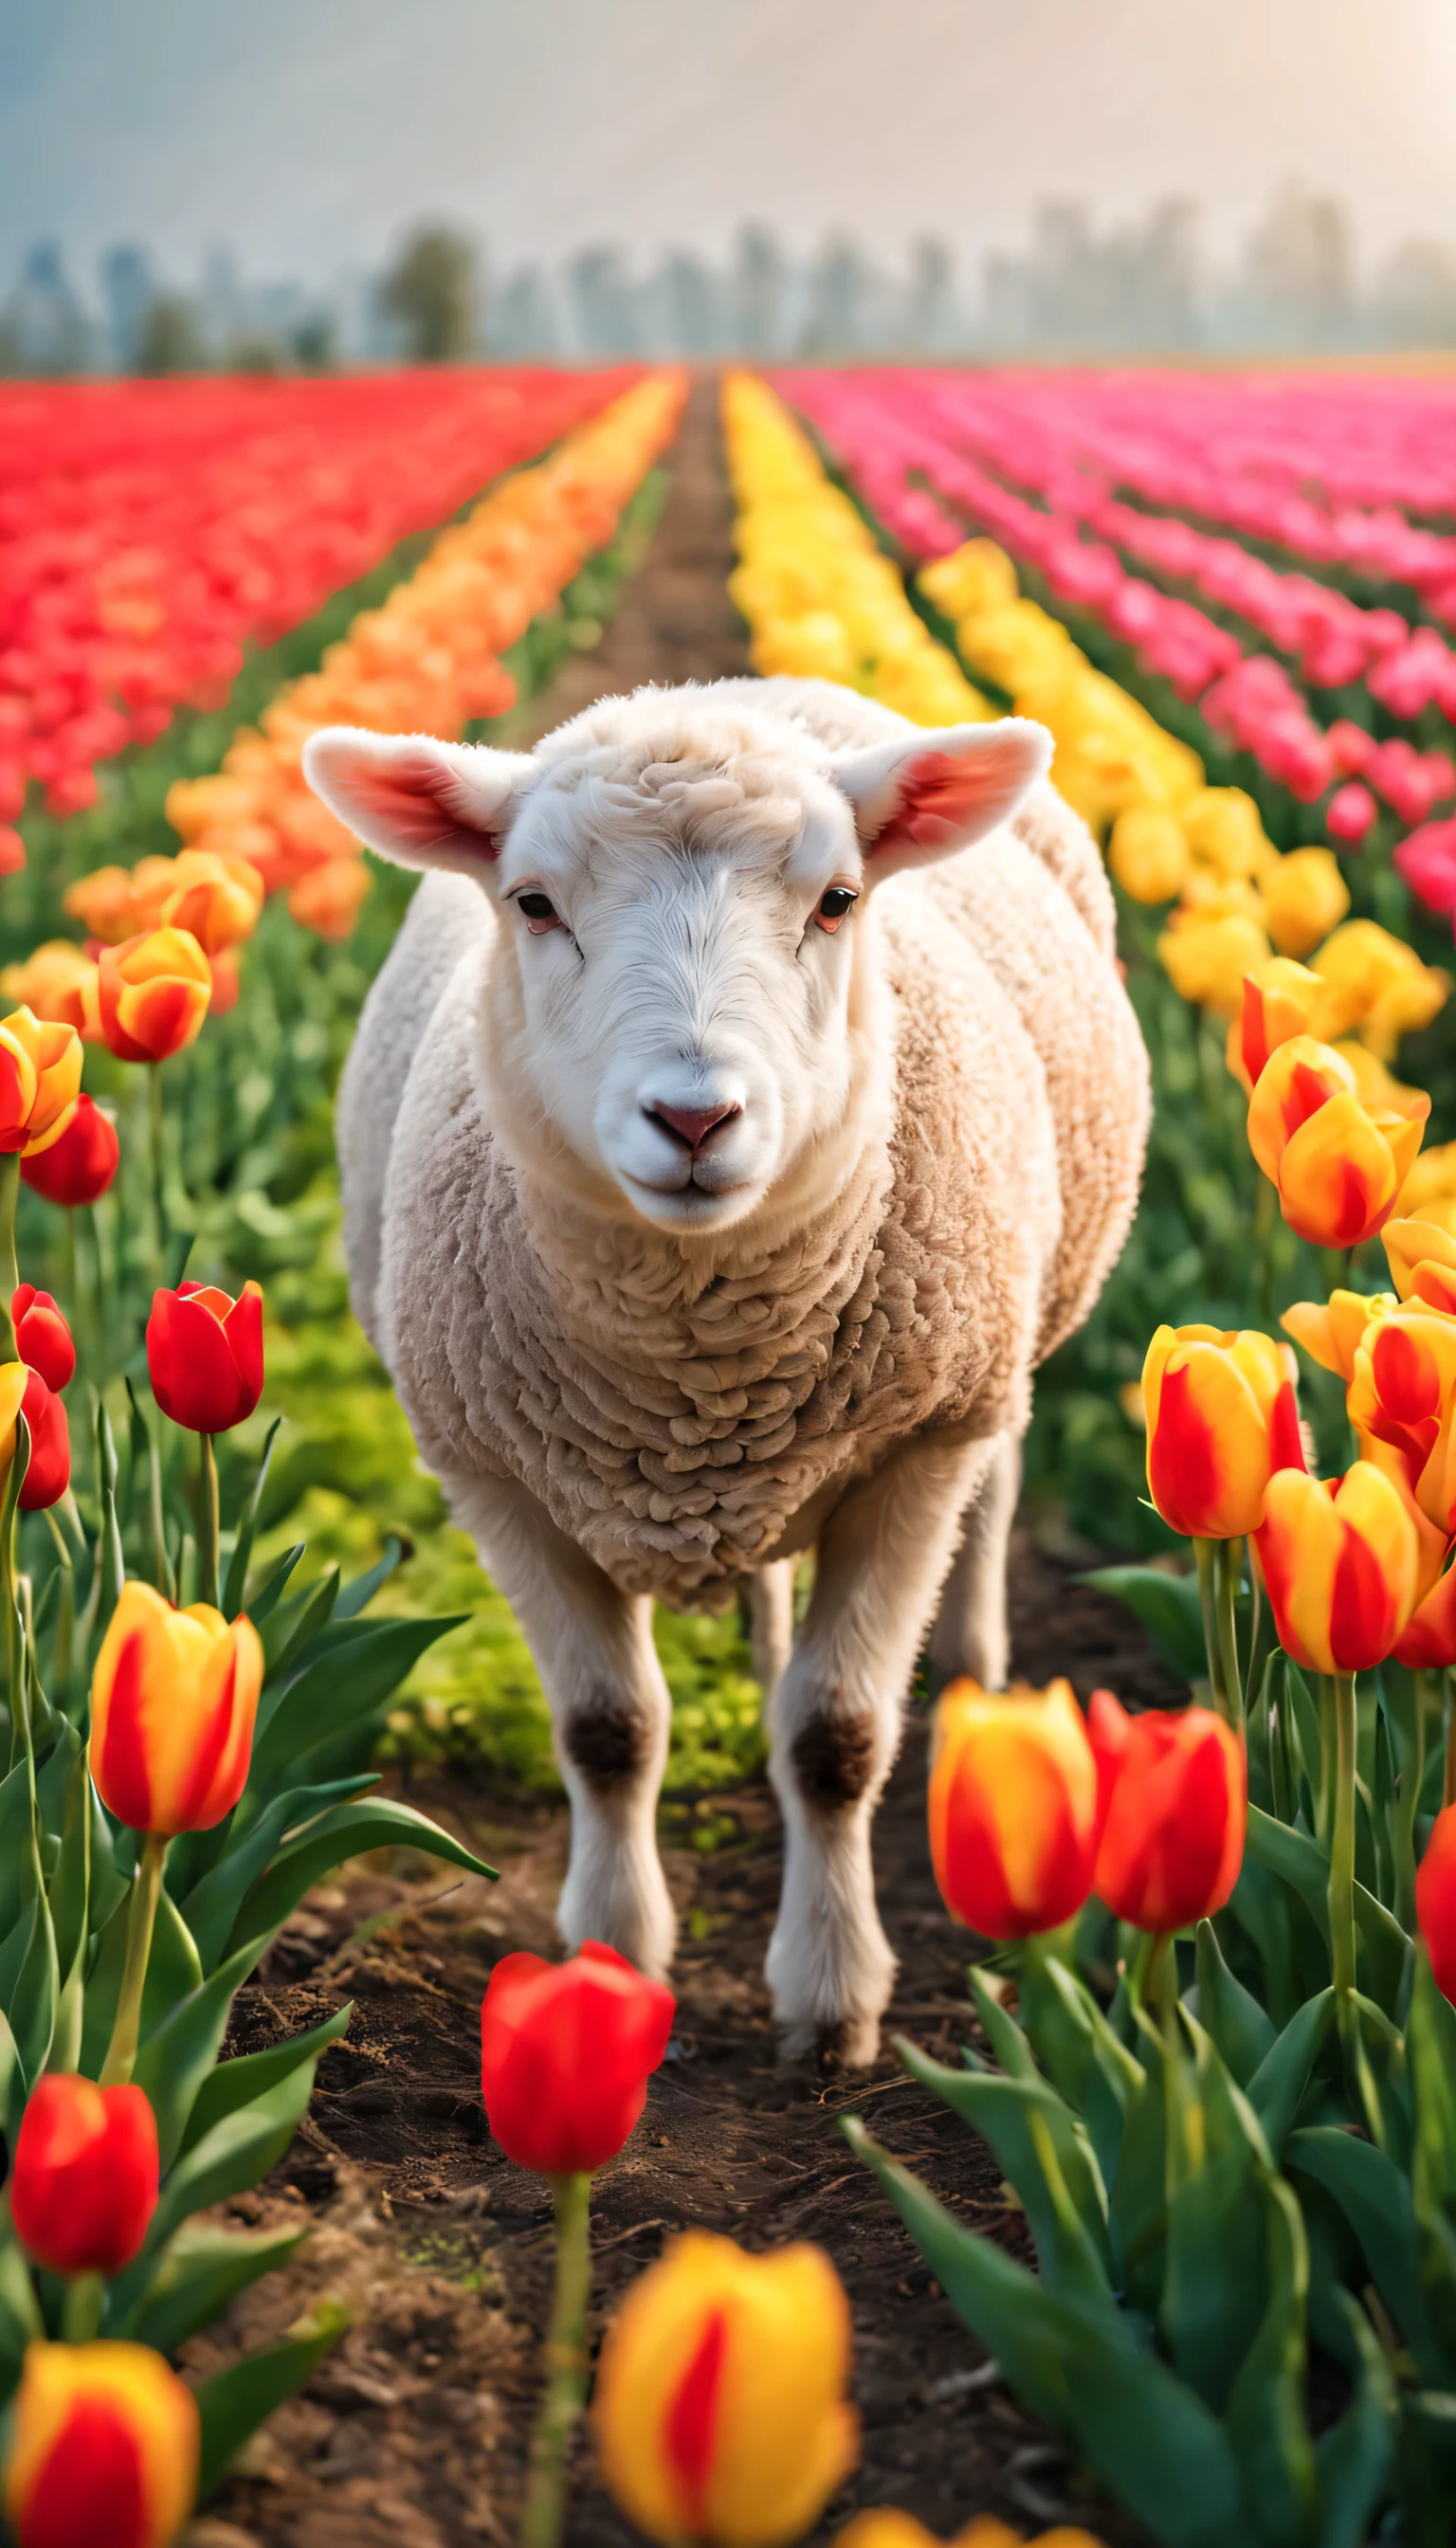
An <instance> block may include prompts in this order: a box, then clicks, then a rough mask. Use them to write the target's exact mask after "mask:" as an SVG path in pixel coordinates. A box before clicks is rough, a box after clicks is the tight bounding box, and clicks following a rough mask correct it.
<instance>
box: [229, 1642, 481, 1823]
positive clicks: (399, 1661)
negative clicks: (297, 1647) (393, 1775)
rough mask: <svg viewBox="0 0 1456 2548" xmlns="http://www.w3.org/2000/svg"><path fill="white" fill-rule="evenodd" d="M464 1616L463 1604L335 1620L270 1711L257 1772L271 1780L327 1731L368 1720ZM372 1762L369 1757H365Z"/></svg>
mask: <svg viewBox="0 0 1456 2548" xmlns="http://www.w3.org/2000/svg"><path fill="white" fill-rule="evenodd" d="M465 1616H466V1614H465V1613H464V1612H463V1611H462V1612H460V1613H458V1614H457V1615H456V1616H455V1617H453V1618H433V1619H350V1620H347V1621H345V1623H344V1624H343V1625H342V1626H341V1627H337V1628H331V1629H330V1630H329V1631H328V1632H327V1640H326V1643H325V1645H324V1646H323V1648H322V1651H321V1652H320V1653H319V1654H318V1656H317V1657H316V1658H315V1659H314V1660H313V1661H311V1662H310V1663H308V1664H307V1665H306V1667H305V1669H304V1670H303V1671H302V1672H301V1673H300V1674H299V1676H298V1679H297V1680H296V1681H294V1682H293V1683H290V1684H289V1685H288V1687H287V1688H286V1689H285V1690H283V1691H282V1692H281V1693H280V1696H279V1698H278V1700H277V1701H276V1702H275V1704H274V1705H273V1707H272V1709H271V1711H270V1712H269V1715H268V1721H267V1730H266V1732H265V1733H264V1734H263V1735H262V1736H261V1738H260V1739H259V1741H258V1742H257V1743H256V1744H255V1745H254V1748H253V1765H252V1773H251V1776H252V1780H253V1781H254V1782H256V1783H258V1784H260V1785H265V1786H266V1785H267V1784H268V1782H269V1780H270V1778H271V1777H272V1775H273V1774H275V1773H276V1772H277V1771H278V1770H279V1769H280V1768H281V1767H282V1766H284V1765H285V1764H287V1765H288V1766H289V1767H291V1768H294V1767H296V1765H297V1762H298V1760H299V1758H300V1756H301V1755H304V1754H305V1753H307V1752H311V1751H314V1750H315V1749H317V1747H318V1745H319V1744H320V1743H322V1742H323V1741H324V1740H325V1739H326V1738H327V1737H329V1736H331V1735H333V1734H336V1733H340V1732H342V1731H343V1730H345V1729H346V1728H347V1727H349V1726H351V1725H363V1724H364V1723H365V1721H366V1720H367V1718H368V1717H369V1715H370V1713H371V1711H372V1710H373V1709H374V1708H376V1707H380V1706H382V1705H383V1703H384V1701H385V1700H386V1699H387V1698H391V1697H393V1695H394V1692H395V1691H396V1690H397V1689H398V1687H399V1685H400V1683H401V1682H402V1681H403V1680H404V1679H405V1676H406V1674H407V1673H409V1672H410V1671H412V1669H413V1667H414V1665H415V1664H416V1663H417V1662H418V1660H419V1657H420V1656H421V1655H422V1654H424V1653H426V1652H427V1651H428V1649H429V1647H431V1646H432V1645H433V1644H434V1643H435V1641H436V1639H437V1638H439V1637H443V1636H446V1635H448V1633H449V1631H450V1630H451V1629H452V1628H458V1627H460V1626H461V1625H462V1624H463V1622H464V1619H465ZM265 1695H266V1694H265ZM262 1721H263V1715H262V1710H261V1709H260V1711H259V1722H260V1724H261V1723H262ZM367 1766H368V1763H367V1759H366V1760H365V1761H363V1762H361V1764H360V1767H361V1768H367Z"/></svg>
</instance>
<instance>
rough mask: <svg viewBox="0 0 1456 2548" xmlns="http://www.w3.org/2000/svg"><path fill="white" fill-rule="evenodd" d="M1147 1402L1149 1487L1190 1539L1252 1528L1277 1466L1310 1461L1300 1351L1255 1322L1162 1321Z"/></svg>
mask: <svg viewBox="0 0 1456 2548" xmlns="http://www.w3.org/2000/svg"><path fill="white" fill-rule="evenodd" d="M1142 1404H1143V1410H1144V1412H1145V1415H1146V1419H1147V1489H1148V1493H1149V1495H1150V1496H1151V1498H1152V1501H1153V1502H1154V1503H1155V1504H1156V1506H1157V1509H1158V1511H1159V1512H1160V1513H1161V1515H1162V1517H1163V1519H1164V1521H1165V1522H1167V1524H1168V1525H1169V1527H1170V1528H1171V1529H1173V1530H1178V1531H1182V1532H1184V1533H1185V1534H1186V1536H1188V1537H1189V1538H1191V1539H1236V1538H1238V1537H1240V1536H1241V1535H1242V1534H1243V1533H1244V1532H1246V1531H1250V1530H1252V1529H1254V1527H1255V1526H1256V1524H1257V1522H1258V1520H1259V1518H1260V1515H1261V1514H1262V1512H1263V1509H1264V1493H1265V1490H1266V1488H1267V1486H1268V1484H1269V1480H1270V1478H1271V1477H1272V1476H1273V1475H1274V1473H1275V1472H1276V1470H1279V1469H1285V1468H1296V1469H1303V1467H1304V1461H1305V1455H1304V1449H1303V1446H1302V1444H1301V1441H1300V1429H1299V1410H1298V1407H1297V1405H1296V1401H1295V1392H1294V1356H1293V1354H1292V1353H1291V1352H1290V1349H1289V1347H1288V1346H1287V1345H1279V1344H1276V1343H1275V1341H1274V1339H1273V1337H1272V1336H1265V1335H1261V1334H1260V1333H1259V1332H1258V1330H1257V1329H1256V1328H1252V1327H1243V1328H1239V1329H1237V1330H1230V1331H1229V1332H1228V1333H1225V1332H1223V1331H1222V1330H1221V1329H1219V1328H1218V1327H1201V1326H1190V1327H1159V1328H1158V1330H1157V1332H1156V1334H1155V1335H1154V1337H1153V1339H1152V1342H1151V1344H1150V1345H1149V1346H1148V1348H1147V1355H1146V1359H1145V1360H1144V1362H1143V1365H1142Z"/></svg>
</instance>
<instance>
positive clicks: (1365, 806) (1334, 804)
mask: <svg viewBox="0 0 1456 2548" xmlns="http://www.w3.org/2000/svg"><path fill="white" fill-rule="evenodd" d="M1333 731H1334V729H1333V727H1332V726H1331V728H1330V732H1331V733H1333ZM1379 811H1380V808H1379V806H1378V805H1377V804H1376V801H1375V798H1374V797H1373V796H1372V795H1371V793H1370V790H1369V788H1368V787H1365V786H1362V785H1361V783H1360V781H1359V779H1358V778H1351V779H1347V780H1346V782H1345V784H1344V786H1343V787H1336V789H1335V791H1334V794H1333V795H1332V796H1331V797H1330V800H1329V803H1328V805H1327V806H1326V808H1325V812H1324V828H1325V830H1326V832H1327V833H1328V834H1329V837H1330V839H1331V840H1332V841H1341V842H1343V843H1344V845H1345V847H1346V848H1347V849H1350V848H1353V847H1355V846H1356V845H1357V844H1358V843H1359V842H1361V841H1363V840H1364V838H1365V835H1366V833H1367V832H1368V831H1369V829H1370V826H1371V824H1372V823H1373V822H1374V821H1375V818H1376V816H1377V814H1378V813H1379ZM1348 907H1349V905H1348V900H1347V901H1346V905H1345V908H1346V909H1348Z"/></svg>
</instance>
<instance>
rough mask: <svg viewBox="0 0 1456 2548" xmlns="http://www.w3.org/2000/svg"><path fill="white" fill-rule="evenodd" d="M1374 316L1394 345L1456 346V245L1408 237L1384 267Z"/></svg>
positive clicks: (1373, 311)
mask: <svg viewBox="0 0 1456 2548" xmlns="http://www.w3.org/2000/svg"><path fill="white" fill-rule="evenodd" d="M1372 317H1373V318H1374V322H1375V328H1376V332H1377V333H1378V334H1379V335H1380V336H1381V337H1382V338H1383V339H1384V341H1385V342H1386V343H1387V344H1390V345H1402V346H1406V347H1408V348H1409V347H1412V346H1417V345H1420V346H1424V345H1453V344H1456V246H1453V245H1452V243H1451V241H1450V240H1449V239H1433V238H1410V239H1404V240H1403V241H1402V243H1401V245H1400V246H1399V247H1398V248H1396V249H1395V250H1394V251H1393V253H1392V255H1391V256H1390V258H1389V260H1388V261H1387V263H1386V264H1385V265H1384V266H1383V267H1382V269H1381V272H1380V276H1379V279H1378V281H1377V283H1376V287H1375V296H1374V301H1373V305H1372Z"/></svg>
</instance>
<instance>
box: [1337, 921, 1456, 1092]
mask: <svg viewBox="0 0 1456 2548" xmlns="http://www.w3.org/2000/svg"><path fill="white" fill-rule="evenodd" d="M1313 969H1314V970H1315V971H1316V972H1317V973H1318V974H1319V977H1320V979H1321V980H1322V981H1323V982H1325V983H1327V984H1328V986H1329V988H1330V991H1331V993H1332V994H1335V993H1337V994H1338V995H1340V996H1341V997H1342V998H1343V999H1344V1000H1345V1001H1346V1002H1347V1003H1348V1004H1349V1006H1350V1008H1351V1010H1352V1016H1351V1021H1350V1022H1351V1024H1354V1023H1355V1022H1356V1020H1357V1019H1358V1020H1359V1022H1360V1031H1361V1034H1362V1036H1363V1037H1364V1040H1365V1042H1366V1043H1367V1044H1368V1045H1369V1047H1370V1049H1371V1051H1372V1052H1374V1053H1378V1054H1379V1056H1380V1058H1381V1060H1382V1061H1394V1059H1395V1057H1396V1047H1397V1046H1398V1045H1399V1044H1400V1041H1401V1038H1402V1036H1405V1035H1415V1034H1418V1032H1419V1030H1420V1029H1421V1028H1422V1027H1428V1026H1429V1025H1430V1023H1431V1021H1432V1019H1433V1018H1435V1017H1437V1016H1439V1014H1440V1011H1441V1009H1442V1008H1443V1006H1444V1004H1445V1000H1446V995H1447V993H1448V992H1449V990H1450V988H1451V982H1450V976H1449V975H1448V974H1446V973H1443V972H1441V971H1440V970H1439V969H1438V968H1437V967H1436V966H1434V965H1427V964H1422V962H1421V960H1420V957H1419V956H1417V955H1416V953H1415V950H1414V948H1413V947H1408V946H1407V944H1406V941H1405V940H1404V939H1403V938H1394V937H1392V935H1391V933H1390V931H1389V930H1388V929H1382V928H1381V927H1380V926H1379V924H1378V923H1377V922H1376V921H1373V920H1347V921H1346V922H1345V923H1344V926H1343V927H1342V928H1340V929H1336V930H1335V931H1334V933H1333V935H1332V937H1329V938H1327V939H1326V940H1325V942H1324V945H1323V946H1322V947H1321V948H1320V950H1319V954H1318V956H1316V957H1315V959H1314V968H1313Z"/></svg>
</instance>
